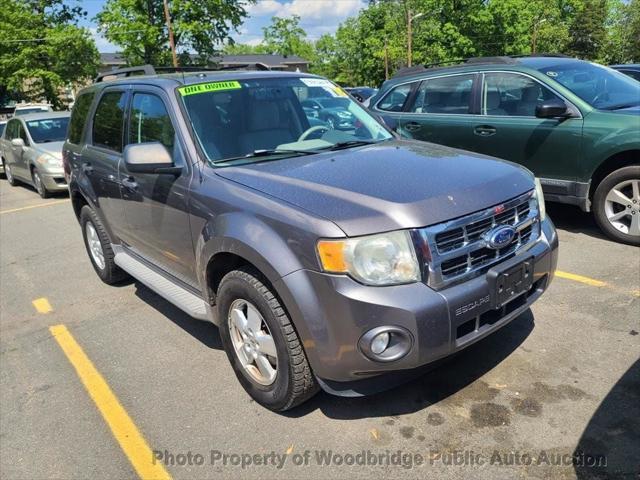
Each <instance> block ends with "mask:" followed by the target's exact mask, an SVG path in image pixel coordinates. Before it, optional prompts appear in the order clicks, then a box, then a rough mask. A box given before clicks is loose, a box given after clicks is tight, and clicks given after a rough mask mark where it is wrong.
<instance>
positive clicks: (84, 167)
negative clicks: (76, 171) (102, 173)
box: [82, 162, 93, 175]
mask: <svg viewBox="0 0 640 480" xmlns="http://www.w3.org/2000/svg"><path fill="white" fill-rule="evenodd" d="M82 171H83V172H84V173H86V174H87V175H91V174H92V173H93V167H92V166H91V164H90V163H89V162H84V163H83V164H82Z"/></svg>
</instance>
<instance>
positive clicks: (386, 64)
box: [384, 37, 389, 80]
mask: <svg viewBox="0 0 640 480" xmlns="http://www.w3.org/2000/svg"><path fill="white" fill-rule="evenodd" d="M388 42H389V39H388V38H387V37H384V79H385V80H389V43H388Z"/></svg>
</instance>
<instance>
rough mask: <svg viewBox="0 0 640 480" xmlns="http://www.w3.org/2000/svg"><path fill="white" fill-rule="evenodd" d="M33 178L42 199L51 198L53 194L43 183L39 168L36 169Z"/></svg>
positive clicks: (32, 174)
mask: <svg viewBox="0 0 640 480" xmlns="http://www.w3.org/2000/svg"><path fill="white" fill-rule="evenodd" d="M31 178H32V179H33V186H34V187H35V189H36V192H38V195H40V197H42V198H49V197H50V196H51V193H50V192H49V190H47V187H45V185H44V183H43V182H42V177H41V176H40V172H38V169H37V168H34V169H33V171H32V172H31Z"/></svg>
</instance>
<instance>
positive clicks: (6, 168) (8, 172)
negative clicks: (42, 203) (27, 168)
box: [2, 159, 18, 187]
mask: <svg viewBox="0 0 640 480" xmlns="http://www.w3.org/2000/svg"><path fill="white" fill-rule="evenodd" d="M2 165H3V166H4V176H5V177H7V182H9V185H11V186H12V187H15V186H16V185H17V184H18V181H17V180H16V177H14V176H13V174H12V173H11V167H9V164H8V163H7V162H6V161H5V160H4V159H3V160H2Z"/></svg>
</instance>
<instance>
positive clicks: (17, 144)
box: [11, 138, 24, 147]
mask: <svg viewBox="0 0 640 480" xmlns="http://www.w3.org/2000/svg"><path fill="white" fill-rule="evenodd" d="M11 146H12V147H24V140H23V139H21V138H12V139H11Z"/></svg>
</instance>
